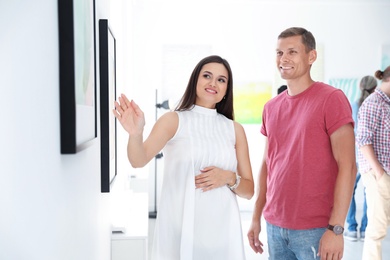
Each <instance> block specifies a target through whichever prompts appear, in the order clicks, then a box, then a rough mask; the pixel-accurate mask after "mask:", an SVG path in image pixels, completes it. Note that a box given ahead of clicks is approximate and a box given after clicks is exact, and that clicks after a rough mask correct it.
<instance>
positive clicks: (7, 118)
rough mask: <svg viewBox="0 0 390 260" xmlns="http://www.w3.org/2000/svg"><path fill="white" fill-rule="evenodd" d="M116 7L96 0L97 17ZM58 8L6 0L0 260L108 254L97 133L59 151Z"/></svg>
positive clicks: (2, 18)
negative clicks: (69, 150)
mask: <svg viewBox="0 0 390 260" xmlns="http://www.w3.org/2000/svg"><path fill="white" fill-rule="evenodd" d="M115 2H116V3H117V4H118V2H124V1H115ZM110 7H111V6H110V2H109V1H107V0H96V18H97V19H99V18H109V17H110ZM57 13H58V12H57V1H52V0H36V1H22V0H16V1H0V22H1V24H3V25H4V26H2V28H1V29H0V31H1V40H0V56H1V59H0V78H1V83H0V86H1V94H0V111H1V112H0V119H1V127H0V165H1V167H0V176H1V186H2V187H1V189H0V207H1V209H0V211H1V213H0V259H12V260H14V259H15V260H53V259H55V260H70V259H71V260H85V259H93V260H107V259H110V254H111V240H110V238H111V237H110V235H111V223H110V209H111V207H110V203H111V201H110V200H111V194H107V193H106V194H103V193H101V192H100V141H99V138H96V140H95V142H94V143H93V145H92V146H90V147H89V148H87V149H85V150H82V151H80V152H78V153H76V154H67V155H62V154H61V153H60V118H59V108H60V106H59V100H60V96H59V47H58V45H59V41H58V16H57ZM121 17H122V16H121V15H119V16H118V15H117V16H116V20H117V21H116V23H117V24H120V21H118V19H121ZM121 30H122V29H119V28H118V38H121V36H120V35H119V34H120V33H121ZM97 86H98V85H97ZM97 94H98V93H97ZM98 109H99V107H98ZM98 123H99V119H98ZM98 136H99V130H98Z"/></svg>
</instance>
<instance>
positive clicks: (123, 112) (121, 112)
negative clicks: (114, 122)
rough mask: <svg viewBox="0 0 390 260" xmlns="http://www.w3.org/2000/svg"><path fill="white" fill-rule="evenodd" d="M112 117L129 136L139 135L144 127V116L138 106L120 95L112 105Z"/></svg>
mask: <svg viewBox="0 0 390 260" xmlns="http://www.w3.org/2000/svg"><path fill="white" fill-rule="evenodd" d="M114 105H115V109H114V110H113V111H112V112H113V113H114V116H115V117H116V118H117V119H118V121H119V122H120V123H121V125H122V126H123V128H124V129H125V130H126V131H127V132H128V133H129V135H141V134H142V132H143V129H144V126H145V116H144V113H143V112H142V110H141V109H140V108H139V106H138V105H137V104H136V103H135V102H134V101H133V100H131V101H129V99H128V98H127V97H126V96H125V95H124V94H121V95H120V97H119V98H118V101H115V103H114Z"/></svg>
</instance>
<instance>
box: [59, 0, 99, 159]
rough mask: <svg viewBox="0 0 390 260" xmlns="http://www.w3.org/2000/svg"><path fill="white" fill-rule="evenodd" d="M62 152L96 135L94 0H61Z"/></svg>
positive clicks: (87, 142)
mask: <svg viewBox="0 0 390 260" xmlns="http://www.w3.org/2000/svg"><path fill="white" fill-rule="evenodd" d="M58 25H59V68H60V71H59V77H60V132H61V153H62V154H74V153H77V152H79V151H81V150H83V149H85V148H87V147H89V146H90V145H92V144H93V142H94V141H95V140H96V137H97V123H96V76H95V75H96V73H95V70H96V64H95V55H96V54H95V1H94V0H86V1H77V0H58Z"/></svg>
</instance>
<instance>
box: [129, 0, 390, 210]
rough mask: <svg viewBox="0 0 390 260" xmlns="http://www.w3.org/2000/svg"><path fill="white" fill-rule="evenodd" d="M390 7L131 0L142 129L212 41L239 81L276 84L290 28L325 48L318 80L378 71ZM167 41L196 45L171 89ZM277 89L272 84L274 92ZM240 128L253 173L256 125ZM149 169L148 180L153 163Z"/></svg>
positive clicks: (360, 2) (349, 0)
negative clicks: (280, 45)
mask: <svg viewBox="0 0 390 260" xmlns="http://www.w3.org/2000/svg"><path fill="white" fill-rule="evenodd" d="M389 9H390V1H388V0H341V1H340V0H312V1H304V0H295V1H289V0H274V1H267V0H246V1H242V0H224V1H222V0H214V1H208V0H198V1H190V0H187V1H179V0H167V1H158V0H143V1H141V0H139V1H134V8H133V12H134V14H133V30H132V32H133V35H134V41H133V53H134V55H133V64H134V66H133V70H132V72H133V75H134V77H133V78H132V81H131V84H132V85H131V87H129V93H131V96H132V97H133V98H134V99H135V100H136V101H138V103H139V104H140V106H141V108H143V109H144V110H145V113H146V116H147V126H146V129H150V127H151V126H152V125H153V123H154V103H155V102H154V91H155V89H159V90H160V100H161V101H162V100H165V99H169V98H172V95H174V96H175V97H176V96H179V97H180V96H181V95H182V93H183V91H184V88H185V87H186V84H187V80H188V78H189V76H190V73H191V71H192V69H193V67H194V66H195V64H196V62H197V61H194V59H189V57H190V56H191V55H193V56H195V57H196V60H199V59H200V58H201V57H198V56H196V55H195V54H194V53H196V52H197V51H198V50H199V49H201V48H203V47H204V46H209V45H211V46H212V50H213V51H212V53H210V54H219V55H221V56H223V57H225V58H226V59H227V60H228V61H229V62H230V65H231V67H232V70H233V74H234V81H235V82H236V83H238V82H259V81H265V82H270V83H273V82H274V80H275V78H276V76H275V75H276V74H277V72H276V71H275V61H274V56H275V46H276V39H277V36H278V34H279V33H280V32H281V31H282V30H284V29H286V28H288V27H291V26H301V27H305V28H307V29H308V30H310V31H311V32H312V33H313V34H314V36H315V37H316V40H317V43H318V45H319V46H322V47H323V57H324V61H323V62H324V67H323V68H324V70H323V79H322V80H323V81H328V80H329V79H331V78H361V77H363V76H365V75H367V74H371V75H372V74H373V73H374V72H375V71H376V70H377V69H380V68H381V46H382V44H390V34H389V33H387V32H388V27H389V22H388V18H387V17H388V10H389ZM166 45H181V46H187V47H188V48H189V49H191V48H193V52H191V51H189V52H187V53H186V54H185V53H184V54H183V58H182V60H181V61H180V62H177V64H176V67H174V66H173V65H172V64H171V65H172V68H171V71H173V72H174V73H173V74H172V76H173V77H176V82H177V84H172V85H170V86H168V87H167V86H163V79H164V76H165V75H164V74H163V66H164V60H163V57H164V53H163V49H164V46H166ZM178 49H180V48H178ZM192 58H193V57H192ZM316 80H317V79H316ZM318 80H321V79H318ZM278 86H279V85H277V84H276V83H275V85H274V86H273V87H274V92H275V93H276V88H277V87H278ZM245 128H246V130H247V135H248V141H249V144H250V149H251V151H250V152H251V157H252V164H253V172H254V174H255V175H256V174H257V171H258V169H259V168H258V163H259V158H260V157H261V155H262V151H261V150H259V147H261V146H262V142H261V139H260V137H259V136H258V135H259V127H256V126H246V127H245ZM145 170H149V169H145ZM150 172H151V173H150V176H151V178H150V180H152V179H153V172H154V168H153V167H151V168H150ZM161 172H162V170H159V173H161ZM160 182H161V180H160ZM151 184H153V182H152V183H151ZM150 190H151V191H152V190H153V187H151V189H150ZM151 202H152V203H153V201H151ZM246 209H250V206H249V207H246Z"/></svg>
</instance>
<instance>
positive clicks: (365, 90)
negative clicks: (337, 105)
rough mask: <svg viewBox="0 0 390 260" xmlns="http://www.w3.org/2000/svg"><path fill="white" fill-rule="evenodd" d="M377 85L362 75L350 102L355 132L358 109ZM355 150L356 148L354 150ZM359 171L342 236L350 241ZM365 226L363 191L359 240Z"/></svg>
mask: <svg viewBox="0 0 390 260" xmlns="http://www.w3.org/2000/svg"><path fill="white" fill-rule="evenodd" d="M377 85H378V83H377V80H376V79H375V78H374V77H373V76H364V77H363V78H362V79H361V80H360V91H361V94H360V97H359V99H358V100H356V101H355V102H353V103H352V117H353V120H354V121H355V134H356V129H357V114H358V111H359V107H360V106H361V105H362V103H363V101H364V100H365V99H366V98H367V97H368V96H369V95H370V94H371V93H372V92H374V90H375V88H376V86H377ZM356 152H357V150H356ZM360 177H361V175H360V172H359V168H358V173H357V175H356V181H355V187H354V189H353V195H352V200H351V205H350V207H349V211H348V215H347V225H348V227H347V230H346V231H345V232H344V236H345V238H346V239H348V240H350V241H357V240H358V232H357V231H358V225H359V224H358V223H357V221H356V200H355V192H356V187H357V185H358V182H359V180H360ZM366 226H367V202H366V192H365V191H364V203H363V213H362V219H361V222H360V230H359V231H360V232H359V233H360V240H362V241H364V237H365V233H366Z"/></svg>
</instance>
